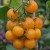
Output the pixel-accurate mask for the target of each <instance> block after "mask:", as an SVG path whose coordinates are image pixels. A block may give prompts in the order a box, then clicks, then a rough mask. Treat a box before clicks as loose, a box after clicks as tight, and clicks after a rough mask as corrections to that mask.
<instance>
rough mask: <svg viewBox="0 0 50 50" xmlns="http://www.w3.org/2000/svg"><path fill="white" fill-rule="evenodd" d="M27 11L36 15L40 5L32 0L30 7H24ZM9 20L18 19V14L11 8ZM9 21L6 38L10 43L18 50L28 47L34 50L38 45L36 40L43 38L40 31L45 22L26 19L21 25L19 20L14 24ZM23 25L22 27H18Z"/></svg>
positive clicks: (8, 13) (8, 14)
mask: <svg viewBox="0 0 50 50" xmlns="http://www.w3.org/2000/svg"><path fill="white" fill-rule="evenodd" d="M24 8H25V11H27V12H29V13H34V12H36V11H37V9H38V5H37V3H36V2H35V1H33V0H30V5H29V6H24ZM7 17H8V19H11V20H14V19H15V18H18V13H14V9H13V8H11V9H9V10H8V12H7ZM11 20H9V21H8V22H7V24H6V28H7V32H6V34H5V37H6V39H7V40H8V41H13V46H14V47H15V48H16V49H22V48H23V47H26V48H28V49H32V48H34V47H35V45H36V40H38V39H39V38H40V37H41V31H40V29H41V28H42V27H43V22H42V20H41V19H40V18H37V17H35V18H30V17H26V19H25V20H24V21H22V22H21V23H20V22H19V21H18V20H15V21H14V22H13V21H11ZM18 24H22V26H20V25H18Z"/></svg>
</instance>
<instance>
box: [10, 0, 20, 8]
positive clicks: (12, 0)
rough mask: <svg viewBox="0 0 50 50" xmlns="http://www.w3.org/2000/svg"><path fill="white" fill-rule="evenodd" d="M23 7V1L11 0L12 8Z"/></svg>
mask: <svg viewBox="0 0 50 50" xmlns="http://www.w3.org/2000/svg"><path fill="white" fill-rule="evenodd" d="M20 5H21V0H11V3H10V7H13V8H14V9H17V8H18V7H19V6H20Z"/></svg>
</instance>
